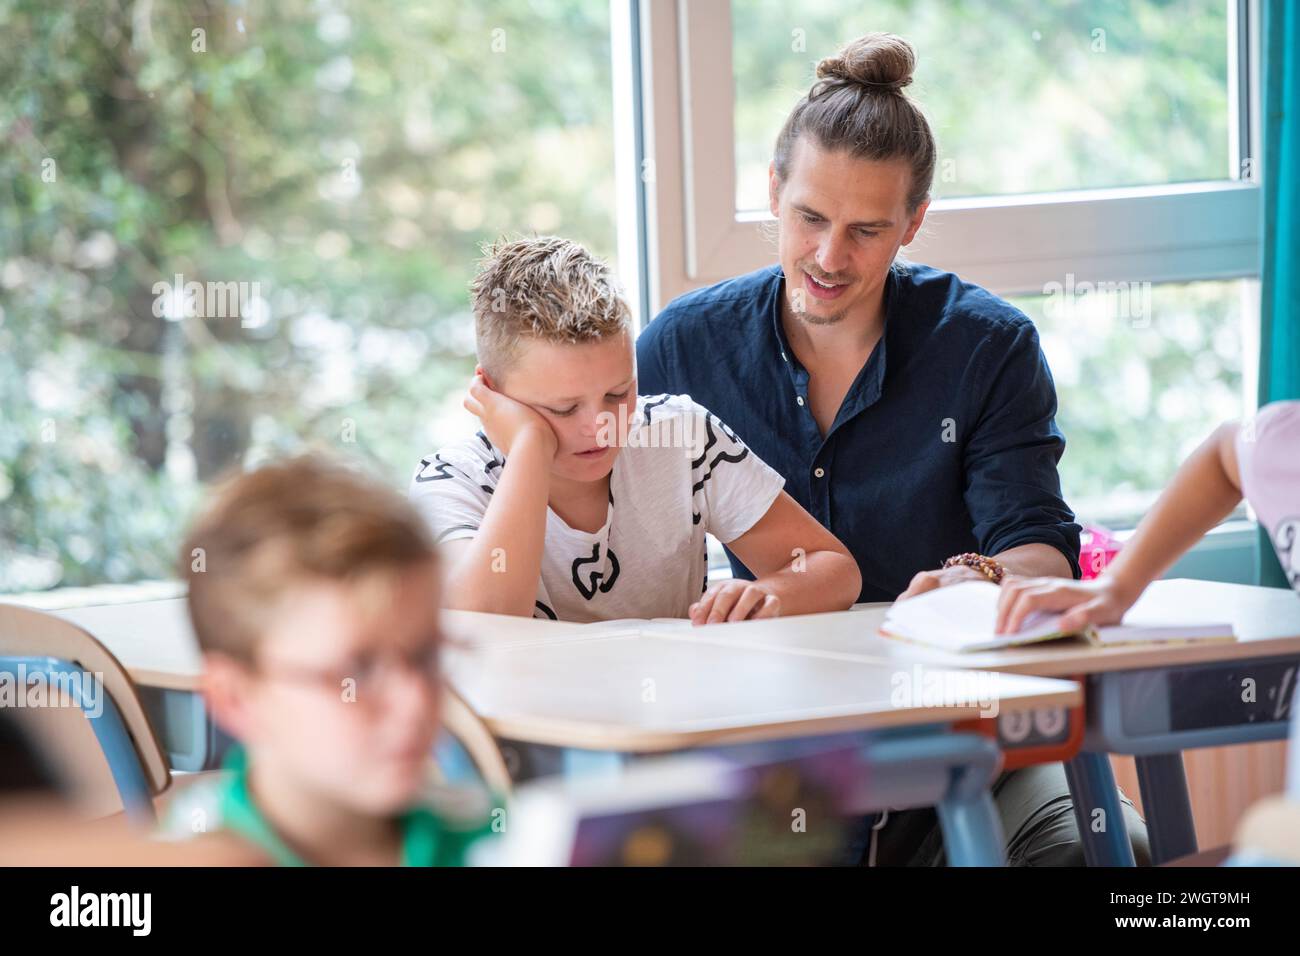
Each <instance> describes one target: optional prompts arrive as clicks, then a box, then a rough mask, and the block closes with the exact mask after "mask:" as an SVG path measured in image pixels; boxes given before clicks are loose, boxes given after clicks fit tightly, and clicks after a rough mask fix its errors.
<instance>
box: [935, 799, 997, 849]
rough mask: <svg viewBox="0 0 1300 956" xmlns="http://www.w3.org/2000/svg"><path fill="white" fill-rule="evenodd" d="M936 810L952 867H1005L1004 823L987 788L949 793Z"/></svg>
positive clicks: (944, 846) (944, 845)
mask: <svg viewBox="0 0 1300 956" xmlns="http://www.w3.org/2000/svg"><path fill="white" fill-rule="evenodd" d="M935 809H936V810H937V811H938V813H939V824H940V826H942V827H943V849H944V852H945V853H946V854H947V857H948V865H949V866H1006V864H1007V858H1006V848H1005V847H1003V845H1002V843H1003V841H1002V822H1001V820H999V819H998V813H997V810H996V808H995V807H994V806H993V797H992V796H991V795H990V794H989V791H988V788H987V787H983V788H981V789H979V790H975V791H973V792H970V793H961V792H952V793H949V794H948V795H947V796H946V797H944V798H943V800H941V801H940V802H939V804H938V806H936V807H935Z"/></svg>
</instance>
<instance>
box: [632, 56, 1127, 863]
mask: <svg viewBox="0 0 1300 956" xmlns="http://www.w3.org/2000/svg"><path fill="white" fill-rule="evenodd" d="M915 66H916V54H915V52H914V50H913V49H912V47H911V45H910V44H909V43H908V42H907V41H906V40H904V39H902V38H901V37H898V36H894V35H892V34H887V33H870V34H867V35H866V36H863V37H859V38H858V39H856V40H853V41H852V42H850V43H849V44H847V45H846V46H845V47H844V48H843V49H842V50H841V51H840V52H839V53H838V54H836V55H835V56H832V57H827V58H826V59H824V60H822V61H821V62H820V63H819V64H818V65H817V73H816V80H815V82H814V83H813V85H812V88H811V89H810V90H809V91H808V93H807V94H806V95H805V96H804V97H802V98H801V99H800V100H799V102H798V103H797V104H795V107H794V109H793V110H792V111H791V113H790V115H789V117H788V118H787V119H786V121H785V125H784V126H783V127H782V129H781V132H780V135H779V136H778V137H777V141H776V149H775V151H774V155H773V157H772V164H771V167H770V172H769V198H770V202H771V209H772V214H773V215H774V216H775V217H776V225H777V247H778V258H779V262H778V263H777V264H776V265H773V266H768V267H765V268H762V269H759V270H758V271H756V272H752V273H750V274H748V275H743V276H739V277H736V278H733V279H728V280H726V281H724V282H720V283H718V284H716V285H712V286H709V287H707V288H703V289H696V290H694V291H692V292H689V293H687V294H685V295H683V296H680V297H679V298H677V299H675V300H674V301H673V302H671V303H669V304H668V306H667V307H666V308H665V309H664V310H663V311H662V312H661V313H660V314H659V316H658V317H657V318H656V319H655V320H654V321H653V322H651V323H650V324H649V325H648V326H647V327H646V329H645V331H644V332H642V334H641V336H640V338H639V340H638V342H637V365H638V376H639V379H638V381H639V388H640V390H641V392H642V393H644V394H655V393H660V392H669V393H674V394H689V395H690V396H691V397H692V398H693V399H695V400H696V401H698V402H700V403H701V404H703V405H704V406H706V407H707V408H709V409H711V410H712V411H713V412H714V413H715V414H717V415H719V416H720V417H721V418H722V419H723V420H724V421H726V422H727V423H728V424H729V425H730V426H731V427H732V428H733V429H734V430H735V432H736V433H737V435H738V436H739V437H740V438H741V439H742V440H743V441H744V442H746V443H747V444H748V445H749V447H750V448H752V449H753V450H754V451H755V452H756V453H757V454H758V455H759V456H760V457H761V458H762V459H763V460H764V461H766V462H768V463H769V464H770V465H771V466H772V467H773V468H775V469H776V470H777V471H778V472H780V473H781V474H782V475H783V476H784V477H785V480H786V490H787V491H788V492H789V493H790V495H791V496H792V497H793V498H795V500H796V501H798V502H799V504H801V505H802V506H803V507H804V508H805V509H806V510H807V511H808V512H809V513H811V514H812V515H813V516H814V517H815V518H817V520H819V521H820V522H821V523H822V524H823V525H825V526H826V527H827V528H828V529H829V530H830V531H831V532H832V533H833V534H834V535H835V536H836V537H837V538H838V539H839V540H840V541H842V542H843V543H844V544H845V545H847V546H848V548H849V550H850V551H851V552H852V554H853V557H854V558H855V559H856V561H857V563H858V567H859V569H860V571H861V573H862V591H861V594H860V596H859V600H860V601H892V600H895V599H899V598H904V599H906V598H908V597H912V596H914V595H916V594H919V593H921V592H924V591H927V590H930V589H932V588H936V587H942V586H944V585H947V584H951V583H954V582H957V581H964V580H983V579H986V578H987V579H992V580H994V581H998V582H1000V581H1001V580H1002V579H1003V577H1004V576H1006V577H1012V576H1036V577H1040V576H1048V577H1061V578H1075V577H1078V576H1079V531H1080V528H1079V525H1078V524H1076V523H1075V521H1074V514H1073V512H1071V510H1070V508H1069V506H1068V505H1067V504H1066V503H1065V501H1064V499H1063V498H1062V495H1061V483H1060V478H1059V476H1058V475H1057V471H1056V466H1057V462H1058V461H1059V460H1060V458H1061V454H1062V453H1063V452H1064V450H1065V438H1064V436H1063V435H1062V434H1061V431H1060V429H1058V428H1057V426H1056V421H1055V416H1056V388H1055V385H1054V384H1053V381H1052V374H1051V371H1050V370H1049V368H1048V366H1047V361H1046V359H1045V358H1044V356H1043V353H1042V349H1041V348H1040V347H1039V341H1038V333H1037V331H1036V330H1035V328H1034V325H1033V323H1032V322H1031V321H1030V320H1029V319H1028V318H1027V317H1026V316H1025V315H1024V314H1023V313H1022V312H1020V311H1019V310H1018V309H1016V308H1015V307H1013V306H1012V305H1010V304H1009V303H1007V302H1005V301H1003V300H1002V299H1000V298H998V297H997V296H995V295H993V294H992V293H990V292H988V291H987V290H985V289H982V288H980V287H979V286H977V285H974V284H972V283H969V282H965V281H963V280H962V279H961V278H959V277H958V276H956V275H953V274H951V273H948V272H943V271H940V270H938V269H933V268H930V267H928V266H924V265H919V264H914V263H907V262H903V261H902V260H900V259H899V251H900V249H902V247H903V246H906V245H908V244H909V243H910V242H911V241H912V239H913V238H914V237H915V236H916V234H917V231H918V230H919V229H920V228H921V225H922V223H923V222H924V221H925V213H926V210H927V209H928V208H929V204H930V186H931V183H932V181H933V179H934V168H935V160H936V154H937V148H936V145H935V140H934V135H933V134H932V132H931V131H930V126H929V123H928V122H927V121H926V118H925V115H924V113H922V111H921V110H920V108H919V107H918V106H917V105H916V103H914V102H913V101H912V99H911V98H910V97H909V96H908V95H907V93H906V92H905V88H906V87H907V86H908V85H909V84H910V83H911V81H912V72H913V70H914V69H915ZM729 556H730V558H731V564H732V569H733V571H734V572H735V574H736V575H737V576H738V577H742V578H749V577H751V575H750V573H749V570H748V569H747V568H746V567H745V566H744V564H743V563H741V562H740V561H739V560H738V559H737V557H736V556H735V555H734V554H730V555H729ZM994 798H995V800H996V802H997V804H998V808H999V811H1000V814H1001V817H1002V824H1003V828H1004V831H1005V833H1006V835H1007V838H1008V848H1007V855H1008V860H1009V861H1010V862H1011V863H1012V864H1018V863H1019V864H1025V865H1035V866H1042V865H1071V864H1081V863H1082V862H1083V852H1082V846H1081V844H1080V842H1079V831H1078V824H1077V821H1076V818H1075V813H1074V807H1073V805H1072V801H1071V798H1070V793H1069V787H1068V785H1067V783H1066V778H1065V773H1064V770H1063V768H1062V767H1061V765H1060V764H1051V765H1046V766H1042V767H1034V768H1029V769H1025V770H1020V771H1016V772H1014V773H1010V774H1004V775H1003V776H1002V777H1001V778H1000V779H999V780H998V781H997V782H996V785H995V788H994ZM1124 806H1125V816H1126V820H1125V822H1126V823H1127V825H1128V829H1129V834H1130V836H1131V838H1132V841H1133V845H1134V854H1135V856H1136V858H1137V860H1138V862H1139V863H1143V862H1145V861H1147V860H1148V859H1149V853H1148V850H1147V840H1146V829H1145V825H1144V824H1143V822H1142V820H1141V818H1140V817H1139V816H1138V815H1137V812H1136V810H1135V809H1134V808H1133V806H1132V803H1131V802H1129V801H1128V800H1127V798H1125V800H1124ZM877 822H879V821H877ZM864 833H865V831H864ZM873 834H874V835H873V837H872V840H873V841H874V843H875V845H874V846H868V845H867V844H868V842H869V841H868V840H867V839H865V838H864V839H863V841H862V843H861V845H858V846H855V847H854V848H853V849H852V851H851V852H852V853H853V854H854V857H855V860H854V862H857V859H856V858H857V857H862V858H873V859H874V861H875V862H877V863H880V864H887V863H895V864H912V865H934V864H940V863H942V861H943V848H942V839H941V833H940V830H939V827H938V824H937V820H936V817H935V814H934V813H933V811H929V810H924V811H921V810H911V811H903V812H901V813H893V814H890V815H888V819H887V821H885V822H884V825H883V826H881V827H879V828H878V829H877V830H875V831H873Z"/></svg>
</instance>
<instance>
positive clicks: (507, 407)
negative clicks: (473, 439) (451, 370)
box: [464, 371, 559, 461]
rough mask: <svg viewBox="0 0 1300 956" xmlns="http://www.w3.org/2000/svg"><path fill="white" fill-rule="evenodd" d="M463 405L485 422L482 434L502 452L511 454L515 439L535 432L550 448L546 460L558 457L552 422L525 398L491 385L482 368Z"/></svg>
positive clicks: (532, 434)
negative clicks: (516, 398)
mask: <svg viewBox="0 0 1300 956" xmlns="http://www.w3.org/2000/svg"><path fill="white" fill-rule="evenodd" d="M464 405H465V408H466V409H467V410H468V411H469V412H470V413H471V414H473V415H475V416H477V417H478V420H479V421H480V422H482V423H483V434H485V435H487V437H488V441H490V442H491V443H492V444H493V445H494V446H495V447H496V449H497V450H498V451H500V452H501V454H502V455H505V456H506V457H509V455H510V449H511V448H513V447H514V445H515V443H516V442H518V441H519V440H520V439H521V438H524V437H525V436H532V437H533V438H535V439H537V440H538V441H540V442H541V443H542V446H543V447H544V448H545V449H547V451H548V454H547V456H546V458H547V461H550V460H553V459H554V458H555V453H556V451H557V450H558V448H559V439H558V438H557V437H556V435H555V429H553V428H551V425H550V423H549V422H547V420H546V419H545V418H543V417H542V416H541V415H539V414H538V413H537V412H536V411H534V410H533V409H532V408H530V407H529V406H527V405H525V404H524V403H523V402H517V401H515V400H514V399H513V398H511V397H510V396H508V395H505V394H503V393H502V392H498V391H496V390H495V389H493V388H490V387H489V386H488V384H487V382H486V381H485V380H484V378H483V374H482V372H481V371H480V372H479V373H478V374H476V375H475V376H474V379H473V381H471V382H470V386H469V392H468V393H466V395H465V402H464Z"/></svg>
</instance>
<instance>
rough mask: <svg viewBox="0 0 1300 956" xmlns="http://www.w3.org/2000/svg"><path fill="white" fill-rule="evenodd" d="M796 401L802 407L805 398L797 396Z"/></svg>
mask: <svg viewBox="0 0 1300 956" xmlns="http://www.w3.org/2000/svg"><path fill="white" fill-rule="evenodd" d="M794 400H795V401H796V402H798V403H799V404H800V405H802V404H803V396H802V395H796V396H795V397H794Z"/></svg>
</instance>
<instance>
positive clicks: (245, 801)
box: [220, 744, 442, 866]
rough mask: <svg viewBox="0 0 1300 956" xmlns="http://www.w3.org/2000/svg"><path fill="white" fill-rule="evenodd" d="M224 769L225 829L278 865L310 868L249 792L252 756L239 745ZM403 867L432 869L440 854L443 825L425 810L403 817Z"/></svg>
mask: <svg viewBox="0 0 1300 956" xmlns="http://www.w3.org/2000/svg"><path fill="white" fill-rule="evenodd" d="M222 769H223V770H227V771H229V772H230V779H229V782H228V783H227V784H226V786H225V788H224V789H223V790H222V792H221V804H220V806H221V811H220V812H221V826H222V827H223V828H225V829H228V830H231V831H233V832H234V833H237V834H239V835H240V836H242V837H243V838H244V839H246V840H248V841H249V842H250V843H252V844H253V845H254V846H256V847H258V849H260V850H262V851H263V852H264V853H266V854H267V855H268V856H269V857H270V858H271V861H272V862H273V863H274V864H275V865H276V866H310V865H311V864H309V863H308V862H307V861H306V860H304V859H303V858H302V857H301V856H299V855H298V854H297V853H296V852H294V850H293V848H292V847H290V846H289V845H288V844H287V843H285V842H284V840H283V839H281V837H280V835H279V834H278V833H276V832H275V829H274V828H273V827H272V826H271V824H270V822H269V821H268V820H267V819H266V817H265V816H264V815H263V814H262V811H261V810H260V809H259V808H258V806H257V804H256V803H254V802H253V795H252V793H251V792H250V791H249V789H248V754H247V752H246V751H245V750H244V748H243V747H242V746H240V745H238V744H235V745H234V746H232V747H231V748H230V750H229V751H228V752H227V753H226V758H225V760H224V761H223V763H222ZM399 826H400V828H401V834H402V859H401V865H402V866H432V865H433V862H434V860H435V859H436V858H437V855H438V842H439V839H440V837H441V835H442V826H441V823H440V821H439V820H438V818H437V817H436V816H435V815H434V814H433V813H431V812H429V811H428V810H426V809H425V808H423V807H414V808H412V809H410V810H408V811H406V812H405V813H403V814H402V815H401V817H400V818H399Z"/></svg>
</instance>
